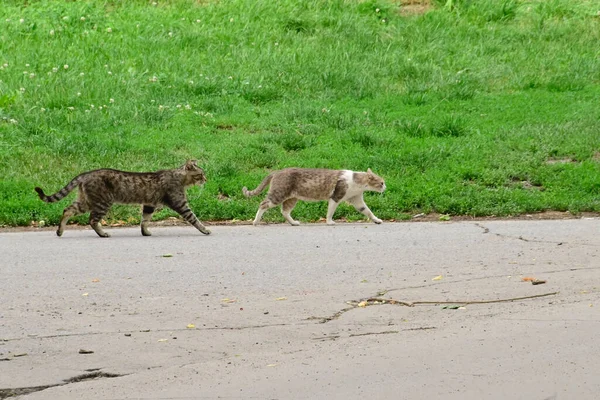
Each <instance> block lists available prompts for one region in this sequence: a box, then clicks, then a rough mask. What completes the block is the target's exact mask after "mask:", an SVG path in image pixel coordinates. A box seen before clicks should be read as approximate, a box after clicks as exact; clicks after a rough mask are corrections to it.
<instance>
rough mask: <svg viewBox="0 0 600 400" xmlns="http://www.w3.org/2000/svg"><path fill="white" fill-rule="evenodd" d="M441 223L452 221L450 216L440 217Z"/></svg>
mask: <svg viewBox="0 0 600 400" xmlns="http://www.w3.org/2000/svg"><path fill="white" fill-rule="evenodd" d="M440 221H450V215H448V214H444V215H440Z"/></svg>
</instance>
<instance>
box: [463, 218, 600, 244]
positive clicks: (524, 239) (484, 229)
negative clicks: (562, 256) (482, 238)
mask: <svg viewBox="0 0 600 400" xmlns="http://www.w3.org/2000/svg"><path fill="white" fill-rule="evenodd" d="M473 225H475V226H477V227H478V228H481V229H483V234H484V235H485V234H486V233H491V234H492V235H494V236H498V237H500V238H505V239H514V240H521V241H523V242H527V243H548V244H555V245H557V246H562V245H565V244H570V245H575V246H592V247H598V245H596V244H593V243H569V242H555V241H551V240H536V239H527V238H524V237H523V236H511V235H504V234H502V233H495V232H491V231H490V228H488V227H487V226H485V225H483V224H480V223H479V222H475V223H474V224H473Z"/></svg>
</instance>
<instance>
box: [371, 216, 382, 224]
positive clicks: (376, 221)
mask: <svg viewBox="0 0 600 400" xmlns="http://www.w3.org/2000/svg"><path fill="white" fill-rule="evenodd" d="M373 222H375V223H376V224H380V223H382V222H383V221H382V220H380V219H379V218H377V217H375V218H373Z"/></svg>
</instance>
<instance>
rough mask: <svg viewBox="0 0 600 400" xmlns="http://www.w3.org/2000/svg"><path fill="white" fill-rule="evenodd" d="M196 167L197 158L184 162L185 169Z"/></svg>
mask: <svg viewBox="0 0 600 400" xmlns="http://www.w3.org/2000/svg"><path fill="white" fill-rule="evenodd" d="M197 167H198V160H187V161H186V163H185V169H195V168H197Z"/></svg>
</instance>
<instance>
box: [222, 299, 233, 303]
mask: <svg viewBox="0 0 600 400" xmlns="http://www.w3.org/2000/svg"><path fill="white" fill-rule="evenodd" d="M221 301H222V302H223V303H235V302H236V300H235V299H228V298H225V299H221Z"/></svg>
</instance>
